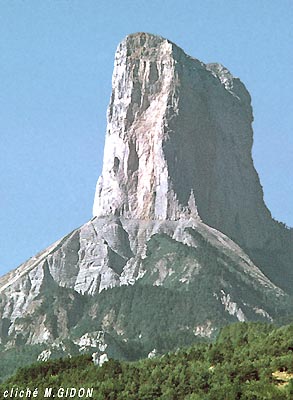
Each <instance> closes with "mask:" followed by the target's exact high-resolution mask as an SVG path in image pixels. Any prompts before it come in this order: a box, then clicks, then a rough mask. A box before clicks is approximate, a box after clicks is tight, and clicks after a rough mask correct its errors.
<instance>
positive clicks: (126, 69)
mask: <svg viewBox="0 0 293 400" xmlns="http://www.w3.org/2000/svg"><path fill="white" fill-rule="evenodd" d="M252 119H253V117H252V110H251V106H250V96H249V94H248V92H247V90H246V89H245V87H244V85H243V84H242V83H241V82H240V81H239V79H237V78H234V77H233V76H232V75H231V74H230V72H229V71H228V70H227V69H225V68H224V67H223V66H221V65H220V64H207V65H205V64H203V63H202V62H200V61H198V60H196V59H194V58H191V57H189V56H188V55H186V54H185V53H184V52H183V50H181V49H180V48H178V47H177V46H176V45H174V44H173V43H171V42H170V41H168V40H166V39H163V38H161V37H158V36H154V35H150V34H145V33H138V34H134V35H130V36H128V37H127V38H126V39H125V40H124V41H122V42H121V44H120V45H119V46H118V49H117V52H116V56H115V67H114V73H113V88H112V95H111V100H110V105H109V108H108V126H107V133H106V142H105V152H104V162H103V170H102V174H101V176H100V178H99V180H98V183H97V191H96V196H95V201H94V209H93V213H94V218H93V219H92V220H91V221H89V222H87V223H86V224H84V225H83V226H82V227H80V228H78V229H76V230H75V231H73V232H72V233H70V234H69V235H67V236H66V237H64V238H62V239H61V240H59V241H57V242H56V243H54V244H53V245H52V246H50V247H48V248H47V249H45V250H44V251H43V252H41V253H39V254H37V255H36V256H35V257H33V258H31V259H30V260H28V261H27V262H26V263H24V264H22V265H21V266H20V267H19V268H17V269H16V270H15V271H12V272H10V273H9V274H7V275H5V276H4V277H2V278H0V300H1V301H0V317H1V319H2V322H3V321H4V322H3V323H2V325H1V324H0V332H1V329H2V331H3V332H4V333H5V334H4V333H3V335H2V336H1V334H0V343H1V341H2V343H4V342H5V343H10V344H11V343H12V342H13V340H14V339H15V338H17V337H19V335H20V336H21V335H24V333H23V332H25V335H26V336H23V337H22V339H21V340H22V341H23V342H24V343H30V344H34V343H40V342H52V341H53V340H55V339H56V338H58V337H59V338H60V337H68V335H70V332H71V329H72V328H75V327H76V324H77V322H76V320H77V317H78V318H79V316H80V315H81V314H82V313H84V312H85V313H89V315H91V316H94V315H95V311H90V308H89V306H88V304H89V303H90V301H89V300H86V301H85V300H84V299H88V297H87V295H90V296H92V295H98V294H99V293H100V292H101V291H103V290H104V289H109V288H113V287H115V286H116V287H117V286H122V285H129V286H131V285H135V283H136V282H137V281H138V280H139V281H140V285H145V286H147V285H151V286H161V287H162V288H165V289H168V290H170V293H173V292H180V293H181V292H188V291H190V292H191V293H194V292H197V295H198V296H199V300H200V302H201V303H203V304H207V308H206V309H205V311H204V313H203V314H202V315H200V319H201V322H202V323H203V325H196V326H193V327H192V326H191V325H190V326H188V327H187V328H188V329H191V331H192V329H194V330H195V332H197V331H198V332H201V329H202V326H208V327H212V329H214V328H216V327H217V326H219V324H220V325H221V324H223V323H224V322H227V321H228V320H229V321H230V320H241V321H243V320H247V319H261V320H269V321H271V320H272V318H274V317H275V314H274V313H276V310H278V307H279V306H280V303H282V302H283V300H284V302H285V301H286V299H287V294H286V292H287V293H292V287H293V285H292V280H293V268H292V264H293V261H292V260H293V246H292V243H293V239H292V231H290V230H288V229H285V227H284V226H282V224H279V223H277V222H276V221H274V220H273V219H272V218H271V215H270V212H269V211H268V209H267V208H266V206H265V204H264V201H263V192H262V188H261V185H260V182H259V178H258V175H257V173H256V171H255V169H254V166H253V161H252V157H251V147H252V128H251V123H252ZM236 243H237V244H236ZM207 283H209V285H207ZM119 290H120V288H119ZM68 293H69V294H70V296H69V294H68ZM78 293H80V294H81V295H78ZM107 293H108V292H107ZM199 293H200V295H199ZM82 295H85V296H82ZM68 296H69V297H70V299H71V300H70V301H69V302H68V304H67V301H64V298H65V299H67V297H68ZM69 297H68V298H69ZM171 297H172V296H171ZM48 299H51V300H48ZM52 299H53V300H52ZM56 299H57V300H58V299H59V300H58V301H57V300H56ZM97 299H98V300H97V304H98V303H99V298H98V297H97ZM50 301H51V302H52V305H51V303H50ZM48 302H49V303H50V304H48ZM114 303H115V302H114ZM282 304H283V303H282ZM215 305H216V306H217V307H216V308H217V310H218V311H217V314H215ZM190 307H191V305H190ZM192 307H193V306H192ZM192 307H191V308H192ZM282 307H283V305H282ZM94 308H95V306H94ZM130 309H131V307H130ZM42 310H45V311H44V312H43V311H42ZM84 310H86V311H84ZM116 311H117V310H116ZM105 312H106V314H107V313H108V314H109V315H112V314H111V313H113V310H112V309H109V310H106V311H105ZM180 312H181V311H180ZM117 313H118V314H119V312H118V311H117ZM109 315H108V316H109ZM219 315H220V317H219ZM227 316H228V320H227ZM24 317H25V318H24ZM93 318H94V317H93ZM109 318H110V317H109ZM121 318H122V317H121ZM123 318H125V319H126V320H127V318H128V316H127V315H125V316H123ZM123 318H122V319H123ZM229 318H230V319H229ZM109 320H110V321H112V319H111V318H110V319H109ZM31 321H34V323H31ZM120 322H121V321H120ZM192 323H194V324H197V323H198V321H197V322H196V321H193V322H192ZM109 324H110V323H109ZM113 324H114V323H113ZM113 324H112V326H110V325H111V324H110V325H109V327H110V328H109V329H114V325H113ZM1 326H2V328H1ZM107 326H108V325H107ZM167 328H168V327H167ZM179 328H180V327H179V325H178V329H179ZM99 329H101V326H95V329H94V330H99ZM170 329H171V328H170ZM172 329H173V328H172ZM176 329H177V328H176ZM180 329H181V328H180ZM21 332H22V333H21ZM126 339H127V338H126ZM150 340H151V338H150Z"/></svg>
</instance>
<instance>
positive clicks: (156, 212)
mask: <svg viewBox="0 0 293 400" xmlns="http://www.w3.org/2000/svg"><path fill="white" fill-rule="evenodd" d="M112 87H113V89H112V96H111V100H110V105H109V108H108V126H107V134H106V143H105V151H104V163H103V171H102V174H101V176H100V178H99V180H98V183H97V190H96V196H95V202H94V209H93V213H94V215H95V216H105V215H109V214H114V215H117V216H124V217H126V218H129V219H131V218H133V219H142V220H148V219H159V220H164V219H169V220H178V219H180V218H186V217H189V216H190V215H192V216H197V215H198V214H199V217H200V218H201V219H202V220H203V221H204V222H205V223H207V224H208V225H211V226H213V227H215V228H217V229H219V230H221V231H222V232H224V233H226V234H228V235H229V236H230V237H232V238H234V239H235V240H237V241H238V242H239V243H241V244H242V245H245V246H246V247H260V248H261V247H262V246H263V244H264V243H265V242H266V240H268V238H269V237H270V236H271V234H272V231H273V229H274V227H273V225H272V224H271V216H270V213H269V211H268V210H267V208H266V207H265V205H264V202H263V192H262V188H261V185H260V182H259V178H258V175H257V173H256V171H255V169H254V166H253V162H252V157H251V147H252V128H251V123H252V120H253V117H252V109H251V105H250V96H249V93H248V92H247V90H246V89H245V87H244V85H243V84H242V83H241V82H240V80H239V79H237V78H234V77H233V76H232V75H231V74H230V72H229V71H228V70H227V69H225V68H224V67H223V66H221V65H220V64H207V65H205V64H204V63H202V62H200V61H198V60H197V59H194V58H192V57H190V56H188V55H186V54H185V53H184V51H183V50H181V49H180V48H179V47H177V46H176V45H175V44H173V43H172V42H170V41H168V40H166V39H163V38H161V37H159V36H153V35H149V34H145V33H140V34H134V35H130V36H128V37H127V38H126V39H125V40H124V41H122V42H121V43H120V45H119V46H118V49H117V52H116V56H115V66H114V73H113V82H112Z"/></svg>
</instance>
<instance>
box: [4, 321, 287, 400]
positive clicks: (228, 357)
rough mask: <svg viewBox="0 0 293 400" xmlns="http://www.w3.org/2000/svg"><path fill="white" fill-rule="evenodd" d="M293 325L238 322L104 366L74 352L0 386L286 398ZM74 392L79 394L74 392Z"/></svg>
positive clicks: (105, 395)
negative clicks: (211, 338) (204, 337)
mask: <svg viewBox="0 0 293 400" xmlns="http://www.w3.org/2000/svg"><path fill="white" fill-rule="evenodd" d="M292 350H293V325H287V326H283V327H280V328H276V327H274V326H273V325H269V324H262V323H237V324H232V325H229V326H227V327H225V328H223V329H222V330H221V332H220V334H219V335H218V338H217V340H216V341H215V342H214V343H198V344H195V345H193V346H192V347H188V348H185V349H181V350H178V351H177V352H175V353H167V354H165V355H164V356H162V357H158V358H154V359H144V360H140V361H135V362H125V361H116V360H113V359H111V360H110V361H109V362H106V363H105V364H104V365H103V366H102V367H97V366H95V365H93V363H92V361H91V357H90V356H86V355H84V356H78V357H73V358H71V359H60V360H55V361H49V362H46V363H38V364H35V365H32V366H31V367H29V368H21V369H19V370H18V372H17V374H16V375H15V376H13V377H11V378H10V379H9V380H8V381H6V382H5V383H3V384H2V386H0V393H3V391H4V390H6V389H8V388H11V387H13V386H14V387H18V388H27V387H28V388H31V389H34V388H36V387H37V388H38V389H39V397H37V398H38V399H43V393H44V390H45V388H46V387H52V388H53V393H57V390H58V388H60V387H64V388H67V387H74V388H81V387H83V388H94V396H93V398H94V399H96V400H106V399H107V400H114V399H115V400H116V399H117V400H152V399H154V400H157V399H161V400H172V399H174V400H175V399H176V400H181V399H184V400H237V399H239V400H265V399H266V400H290V399H292V398H293V379H292V378H293V352H292ZM72 398H76V399H77V398H78V397H72Z"/></svg>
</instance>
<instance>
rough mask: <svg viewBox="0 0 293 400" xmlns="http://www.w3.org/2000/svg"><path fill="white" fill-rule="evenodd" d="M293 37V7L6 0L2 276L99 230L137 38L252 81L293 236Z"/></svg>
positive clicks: (1, 34)
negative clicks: (124, 78) (120, 52)
mask: <svg viewBox="0 0 293 400" xmlns="http://www.w3.org/2000/svg"><path fill="white" fill-rule="evenodd" d="M292 26H293V1H292V0H280V1H269V0H267V1H262V0H254V1H248V0H242V1H241V0H238V1H236V0H214V1H213V0H202V1H200V0H189V1H186V0H180V1H175V0H168V1H164V0H161V1H154V0H148V1H145V0H140V1H135V0H125V1H124V0H120V1H111V0H108V1H104V0H0V146H1V156H0V191H1V193H0V274H3V273H4V272H6V271H8V270H10V269H12V268H15V267H17V266H18V265H19V264H20V263H21V262H23V261H25V260H26V259H27V258H29V257H30V256H33V255H34V254H35V253H36V252H38V251H40V250H42V249H43V248H45V247H46V246H48V245H49V244H51V243H52V242H54V241H55V240H57V239H59V238H60V237H62V236H63V235H65V234H67V233H68V232H70V231H71V230H73V229H74V228H76V227H78V226H79V225H82V224H83V223H84V222H86V221H87V220H88V219H90V218H91V210H92V203H93V198H94V191H95V184H96V180H97V178H98V176H99V173H100V170H101V163H102V155H103V144H104V133H105V125H106V117H105V115H106V107H107V104H108V101H109V96H110V90H111V74H112V67H113V58H114V52H115V49H116V46H117V44H118V43H119V41H121V40H122V39H123V38H124V37H125V36H126V35H127V34H128V33H133V32H137V31H146V32H151V33H156V34H160V35H162V36H164V37H167V38H168V39H170V40H172V41H173V42H175V43H177V44H178V45H179V46H181V47H182V48H183V49H184V50H185V51H186V52H187V53H188V54H190V55H192V56H194V57H196V58H198V59H200V60H202V61H204V62H214V61H216V62H221V63H222V64H224V65H225V66H226V67H227V68H228V69H230V71H231V72H232V73H233V74H234V75H235V76H238V77H240V78H241V80H242V81H243V82H244V83H245V85H246V86H247V88H248V90H249V91H250V93H251V95H252V104H253V108H254V117H255V121H254V147H253V156H254V161H255V165H256V168H257V170H258V172H259V175H260V179H261V182H262V185H263V187H264V193H265V201H266V203H267V205H268V206H269V208H270V210H271V212H272V214H273V216H274V217H275V218H277V219H278V220H281V221H283V222H285V223H286V224H287V225H289V226H293V209H292V200H293V185H292V178H293V172H292V158H293V157H292V156H293V136H292V133H293V132H292V128H293V98H292V94H293V78H292V74H293V51H292V49H293V29H292Z"/></svg>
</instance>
